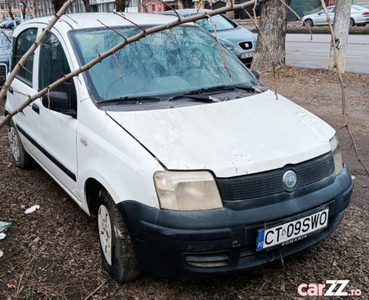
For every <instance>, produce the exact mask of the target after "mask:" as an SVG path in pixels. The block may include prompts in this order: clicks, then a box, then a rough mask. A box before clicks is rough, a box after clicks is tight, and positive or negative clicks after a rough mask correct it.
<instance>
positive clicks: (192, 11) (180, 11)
mask: <svg viewBox="0 0 369 300" xmlns="http://www.w3.org/2000/svg"><path fill="white" fill-rule="evenodd" d="M175 11H176V12H177V13H178V14H179V15H180V16H181V17H188V16H192V15H197V14H201V13H206V12H208V11H211V9H196V8H185V9H176V10H175ZM159 15H173V16H175V15H176V13H175V12H174V10H166V11H163V12H160V13H159Z"/></svg>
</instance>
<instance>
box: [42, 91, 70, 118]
mask: <svg viewBox="0 0 369 300" xmlns="http://www.w3.org/2000/svg"><path fill="white" fill-rule="evenodd" d="M49 99H50V101H49ZM42 105H43V106H44V107H46V108H49V109H51V110H52V111H56V112H59V113H62V114H65V115H68V116H71V117H73V118H76V117H77V112H76V111H75V110H74V109H71V108H70V106H69V97H68V94H67V93H65V92H55V91H54V92H53V91H51V92H49V93H47V94H46V95H44V96H43V97H42Z"/></svg>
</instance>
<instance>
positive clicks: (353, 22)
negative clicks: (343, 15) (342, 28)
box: [350, 18, 355, 27]
mask: <svg viewBox="0 0 369 300" xmlns="http://www.w3.org/2000/svg"><path fill="white" fill-rule="evenodd" d="M354 26H355V21H354V19H353V18H350V27H354Z"/></svg>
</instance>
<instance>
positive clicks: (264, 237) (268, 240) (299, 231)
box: [256, 208, 329, 251]
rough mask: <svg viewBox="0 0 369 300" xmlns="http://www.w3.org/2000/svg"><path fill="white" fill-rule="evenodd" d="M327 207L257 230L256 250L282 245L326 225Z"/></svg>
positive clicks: (304, 236)
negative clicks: (308, 214)
mask: <svg viewBox="0 0 369 300" xmlns="http://www.w3.org/2000/svg"><path fill="white" fill-rule="evenodd" d="M328 215H329V209H328V208H327V209H325V210H322V211H319V212H317V213H315V214H312V215H310V216H306V217H303V218H301V219H298V220H295V221H291V222H288V223H285V224H282V225H279V226H275V227H272V228H268V229H263V230H259V232H258V240H257V248H256V251H261V250H265V249H268V248H271V247H274V246H277V245H279V246H284V245H287V244H290V243H293V242H296V241H299V240H302V239H304V238H306V237H307V236H309V235H310V234H311V233H313V232H315V231H318V230H320V229H322V228H324V227H327V225H328Z"/></svg>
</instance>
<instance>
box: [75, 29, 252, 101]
mask: <svg viewBox="0 0 369 300" xmlns="http://www.w3.org/2000/svg"><path fill="white" fill-rule="evenodd" d="M114 31H116V32H119V34H117V33H116V32H114ZM114 31H113V30H111V29H107V28H98V29H88V30H78V31H72V32H71V33H70V34H71V40H72V43H73V44H74V49H75V51H76V52H77V55H78V56H79V60H80V64H82V65H84V64H86V63H88V62H90V61H91V60H93V59H94V58H96V57H97V56H98V54H99V53H103V52H105V51H107V50H109V49H111V48H112V47H114V46H115V45H116V44H118V43H120V42H122V41H123V40H124V37H126V38H127V37H130V36H133V35H135V34H137V33H139V32H140V29H139V28H137V27H134V26H132V27H122V28H114ZM222 50H223V49H221V48H220V46H219V44H218V43H217V42H216V40H215V39H214V38H213V37H212V36H211V35H210V34H208V33H207V32H206V31H204V30H202V29H200V28H198V27H197V26H178V27H175V28H173V29H172V30H165V31H161V32H159V33H155V34H152V35H148V36H147V37H145V38H143V39H141V40H140V41H139V42H134V43H132V44H129V45H127V46H125V47H124V48H123V49H121V50H119V51H117V52H116V53H115V55H112V56H109V57H108V58H106V59H104V60H103V61H102V62H101V63H98V64H96V65H95V66H94V67H92V68H91V69H90V70H89V71H88V72H86V76H87V79H88V81H89V88H90V92H91V93H92V96H93V97H94V98H95V100H96V101H97V102H99V103H100V102H104V101H111V100H114V99H121V100H122V101H123V100H126V99H127V100H128V99H129V98H138V97H157V96H165V95H175V94H179V93H187V92H191V91H196V90H200V89H203V90H205V89H211V88H215V87H229V86H246V85H247V86H257V85H259V83H258V82H257V81H256V79H255V78H254V77H253V75H251V73H250V72H249V71H248V70H247V69H246V68H245V67H244V66H243V65H242V63H240V62H239V60H238V59H237V58H236V57H235V56H234V55H233V54H232V53H230V52H229V51H225V57H224V56H223V54H222ZM224 58H225V60H226V64H225V62H224ZM225 65H226V66H227V67H225Z"/></svg>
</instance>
